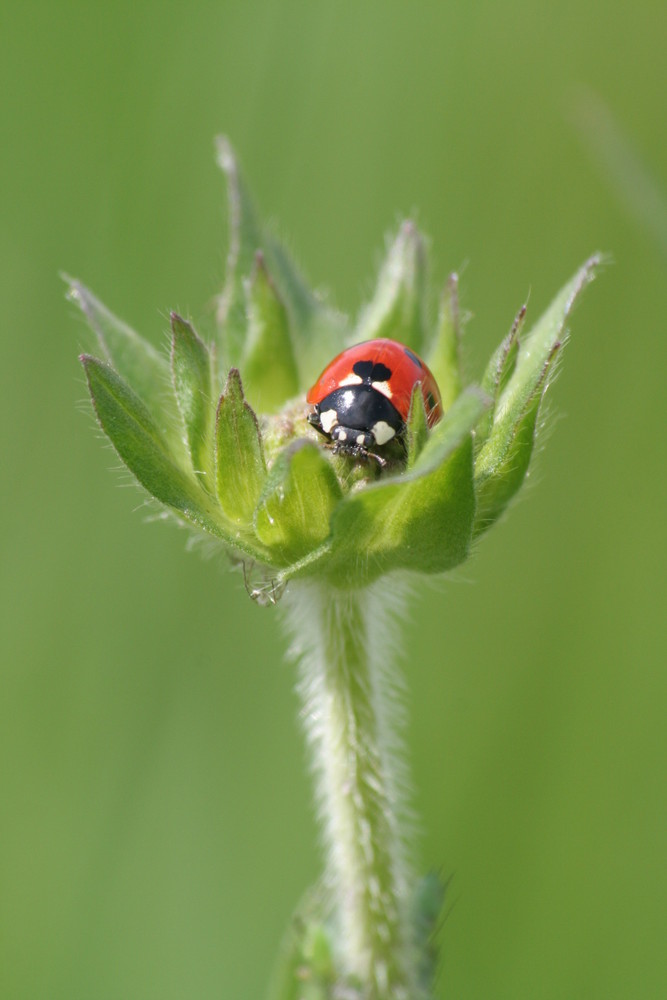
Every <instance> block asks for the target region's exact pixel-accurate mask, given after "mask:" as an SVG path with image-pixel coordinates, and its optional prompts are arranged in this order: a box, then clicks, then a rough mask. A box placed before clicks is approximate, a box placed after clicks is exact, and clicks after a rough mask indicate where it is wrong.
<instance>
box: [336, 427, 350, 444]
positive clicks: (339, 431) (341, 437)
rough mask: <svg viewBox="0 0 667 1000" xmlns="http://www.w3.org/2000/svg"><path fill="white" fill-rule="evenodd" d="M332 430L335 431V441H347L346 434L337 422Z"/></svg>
mask: <svg viewBox="0 0 667 1000" xmlns="http://www.w3.org/2000/svg"><path fill="white" fill-rule="evenodd" d="M334 430H335V431H336V441H347V434H346V432H345V431H344V430H343V428H342V427H341V426H340V424H337V425H336V427H335V428H334Z"/></svg>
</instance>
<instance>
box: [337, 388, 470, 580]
mask: <svg viewBox="0 0 667 1000" xmlns="http://www.w3.org/2000/svg"><path fill="white" fill-rule="evenodd" d="M487 405H488V400H487V399H486V398H485V397H484V396H483V395H482V394H481V393H480V391H479V390H478V389H475V388H470V389H467V390H466V391H465V392H464V393H462V395H461V396H459V398H458V400H457V401H456V403H455V404H454V405H453V406H452V407H451V409H450V410H449V411H448V413H446V414H445V416H444V417H443V419H442V420H441V421H440V423H439V424H437V425H436V427H435V428H434V429H433V431H432V432H431V434H430V435H429V438H428V441H427V442H426V444H425V445H424V447H423V449H422V451H421V453H420V454H419V456H418V458H417V460H416V461H415V463H414V465H413V467H412V468H411V469H410V470H408V471H406V472H405V473H404V474H402V475H398V476H393V477H389V478H387V479H384V480H380V481H379V482H378V483H377V484H375V485H371V486H368V487H366V489H364V490H360V491H359V492H357V493H352V494H349V495H348V496H347V497H345V499H344V500H343V502H342V503H341V504H339V505H338V507H337V508H336V510H335V512H334V516H333V519H332V529H333V537H332V542H331V550H330V552H329V553H328V554H327V555H326V564H324V562H323V568H324V569H326V570H327V571H328V572H329V573H330V575H331V577H332V579H333V580H334V582H335V583H336V584H337V585H339V586H355V585H356V586H361V585H363V584H366V583H370V582H371V581H372V580H374V579H376V577H378V576H380V575H382V574H383V573H387V572H391V571H392V570H397V569H408V570H415V571H417V572H422V573H442V572H445V571H446V570H450V569H453V568H454V566H457V565H458V564H459V563H460V562H462V561H463V559H465V557H466V555H467V554H468V550H469V546H470V539H471V533H472V525H473V518H474V513H475V494H474V489H473V465H472V431H473V429H474V427H475V425H476V423H477V421H478V420H479V419H480V417H481V415H482V413H483V412H484V409H485V407H486V406H487Z"/></svg>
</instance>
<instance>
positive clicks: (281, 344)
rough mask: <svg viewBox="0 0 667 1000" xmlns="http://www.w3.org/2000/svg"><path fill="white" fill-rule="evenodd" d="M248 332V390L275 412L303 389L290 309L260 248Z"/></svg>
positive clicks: (249, 292)
mask: <svg viewBox="0 0 667 1000" xmlns="http://www.w3.org/2000/svg"><path fill="white" fill-rule="evenodd" d="M246 299H247V315H248V332H247V337H246V342H245V348H244V354H243V365H242V368H243V380H244V383H245V390H246V394H247V395H248V396H249V397H250V398H251V399H252V401H253V404H255V405H256V406H257V407H258V409H260V410H261V411H262V413H273V412H274V410H277V409H278V408H279V407H280V405H281V404H282V403H284V402H285V400H286V399H291V398H292V396H295V395H296V394H297V392H298V391H299V373H298V369H297V365H296V360H295V358H294V349H293V346H292V340H291V337H290V330H289V319H288V316H287V310H286V309H285V306H284V304H283V302H282V300H281V298H280V296H279V295H278V292H277V290H276V287H275V285H274V283H273V281H272V280H271V278H270V276H269V272H268V271H267V269H266V264H265V261H264V255H263V253H261V251H258V252H257V254H256V255H255V264H254V267H253V271H252V274H251V276H250V279H249V280H248V282H247V285H246Z"/></svg>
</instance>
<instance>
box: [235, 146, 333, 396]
mask: <svg viewBox="0 0 667 1000" xmlns="http://www.w3.org/2000/svg"><path fill="white" fill-rule="evenodd" d="M217 150H218V163H219V165H220V167H221V168H222V170H223V171H224V173H225V175H226V177H227V187H228V192H229V218H230V246H229V253H228V258H227V272H226V278H225V286H224V289H223V292H222V296H221V298H220V304H219V309H218V320H219V325H220V327H221V332H222V341H223V344H222V346H223V355H224V357H225V358H226V359H227V361H228V363H229V364H239V363H240V361H241V358H242V356H243V344H244V340H245V337H246V335H247V332H248V317H247V315H246V299H245V293H244V287H243V283H244V280H245V279H246V278H248V277H249V275H250V274H251V271H252V269H253V264H254V259H255V254H256V253H257V251H258V250H261V251H263V254H264V260H265V265H266V269H267V272H268V273H270V275H271V279H272V281H273V283H274V284H275V286H276V289H277V292H278V295H279V297H280V299H281V300H282V302H283V304H284V306H285V309H286V311H287V316H288V321H289V328H290V336H291V340H292V343H293V346H294V350H295V356H296V361H297V366H298V370H299V381H300V385H301V386H303V387H305V386H306V385H309V384H310V381H311V380H312V379H313V378H314V377H315V376H316V374H317V372H318V371H320V370H321V369H322V368H323V367H324V365H325V364H326V363H327V362H328V361H330V360H331V358H332V357H333V355H335V354H337V353H338V352H339V351H340V350H341V347H342V341H343V334H344V332H345V322H344V320H343V318H342V316H341V315H340V314H339V313H337V312H336V311H335V310H334V309H332V308H331V307H330V306H328V305H327V304H326V303H324V302H323V301H322V300H321V299H320V298H319V297H318V296H317V295H315V294H314V293H313V292H312V290H311V289H310V288H309V287H308V285H307V284H306V282H305V281H304V279H303V277H302V276H301V274H300V273H299V271H298V270H297V268H296V267H295V265H294V263H293V261H292V260H291V258H290V256H289V254H288V253H287V251H286V250H285V248H284V247H283V245H282V243H281V242H280V240H278V239H277V238H276V237H275V236H273V235H272V234H270V233H267V232H265V230H264V229H263V227H262V225H261V223H260V221H259V218H258V215H257V212H256V210H255V207H254V205H253V202H252V199H251V198H250V195H249V193H248V190H247V188H246V186H245V183H244V181H243V177H242V175H241V172H240V170H239V165H238V161H237V159H236V156H235V154H234V151H233V149H232V147H231V145H230V144H229V142H228V140H227V139H226V138H224V137H220V138H219V139H218V140H217Z"/></svg>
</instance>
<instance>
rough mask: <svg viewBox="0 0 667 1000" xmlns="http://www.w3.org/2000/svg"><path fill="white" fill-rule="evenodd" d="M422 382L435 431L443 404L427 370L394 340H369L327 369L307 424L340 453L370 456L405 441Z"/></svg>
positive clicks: (310, 398)
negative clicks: (417, 388)
mask: <svg viewBox="0 0 667 1000" xmlns="http://www.w3.org/2000/svg"><path fill="white" fill-rule="evenodd" d="M417 383H419V385H420V387H421V393H422V397H423V400H424V407H425V410H426V417H427V420H428V426H429V427H432V426H433V425H434V424H435V423H437V421H438V420H439V419H440V417H441V416H442V401H441V399H440V391H439V389H438V386H437V383H436V381H435V379H434V377H433V375H432V373H431V372H430V370H429V369H428V367H427V365H426V364H425V363H424V362H423V361H422V360H421V358H420V357H418V355H417V354H415V352H414V351H412V350H411V349H410V348H409V347H406V346H405V345H404V344H399V343H398V342H397V341H395V340H387V339H384V338H383V339H378V340H367V341H365V342H364V343H362V344H357V345H356V346H354V347H349V348H348V349H347V350H346V351H343V352H342V354H339V355H338V357H336V358H334V360H333V361H332V362H331V363H330V364H329V365H327V367H326V368H325V369H324V371H323V372H322V374H321V375H320V377H319V378H318V379H317V381H316V382H315V384H314V385H313V387H312V389H310V391H309V392H308V395H307V397H306V398H307V400H308V402H309V403H311V404H312V405H313V407H314V409H313V411H312V412H311V413H310V414H309V415H308V421H309V422H310V423H311V424H312V425H313V426H314V427H315V428H316V429H317V430H318V431H320V433H322V434H324V436H325V437H327V438H329V439H330V440H331V441H333V442H334V445H335V450H336V451H342V452H346V453H348V454H352V455H362V456H363V455H366V454H369V451H368V449H372V448H375V447H382V446H383V445H385V444H387V443H388V442H389V441H391V440H393V439H394V438H398V439H401V438H402V436H403V434H404V432H405V425H406V421H407V419H408V413H409V410H410V400H411V398H412V391H413V389H414V387H415V385H417ZM370 454H373V452H370ZM375 457H377V456H375Z"/></svg>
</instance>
